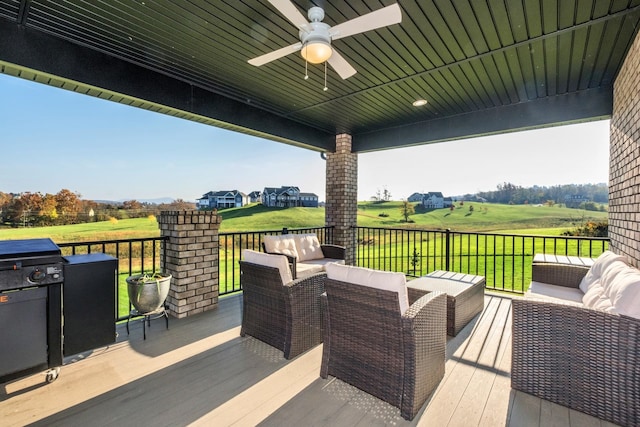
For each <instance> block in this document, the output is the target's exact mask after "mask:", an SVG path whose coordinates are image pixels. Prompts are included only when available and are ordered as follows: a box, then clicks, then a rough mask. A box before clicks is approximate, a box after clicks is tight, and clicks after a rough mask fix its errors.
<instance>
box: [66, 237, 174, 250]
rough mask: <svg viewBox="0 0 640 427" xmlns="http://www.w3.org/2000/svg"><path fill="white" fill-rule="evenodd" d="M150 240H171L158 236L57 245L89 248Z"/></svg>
mask: <svg viewBox="0 0 640 427" xmlns="http://www.w3.org/2000/svg"><path fill="white" fill-rule="evenodd" d="M150 240H152V241H153V240H159V241H162V240H169V237H168V236H158V237H137V238H134V239H115V240H94V241H87V242H66V243H56V244H57V245H58V246H59V247H61V248H70V247H72V246H88V245H108V244H114V243H135V242H148V241H150Z"/></svg>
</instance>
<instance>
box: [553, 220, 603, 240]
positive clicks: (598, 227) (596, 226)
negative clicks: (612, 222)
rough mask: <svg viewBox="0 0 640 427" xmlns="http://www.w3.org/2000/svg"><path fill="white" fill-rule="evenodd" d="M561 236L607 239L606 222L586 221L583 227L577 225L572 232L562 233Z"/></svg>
mask: <svg viewBox="0 0 640 427" xmlns="http://www.w3.org/2000/svg"><path fill="white" fill-rule="evenodd" d="M562 235H563V236H583V237H607V236H608V235H609V223H608V221H600V222H594V221H587V222H586V223H584V224H583V225H578V226H577V227H576V228H575V229H573V230H568V231H565V232H563V233H562Z"/></svg>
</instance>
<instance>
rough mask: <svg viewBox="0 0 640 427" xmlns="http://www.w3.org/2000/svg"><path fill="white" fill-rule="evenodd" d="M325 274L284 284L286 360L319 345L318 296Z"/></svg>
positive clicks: (320, 293)
mask: <svg viewBox="0 0 640 427" xmlns="http://www.w3.org/2000/svg"><path fill="white" fill-rule="evenodd" d="M326 278H327V275H326V274H325V273H317V274H312V275H310V276H306V277H304V278H302V279H296V280H294V281H292V282H290V283H287V284H286V285H284V288H285V298H286V299H287V303H286V304H285V311H286V328H287V333H286V334H285V346H284V347H285V350H284V357H285V359H291V358H293V357H296V356H297V355H299V354H301V353H304V352H305V351H307V350H309V349H310V348H312V347H315V346H316V345H318V344H320V343H321V342H322V339H323V335H322V334H323V324H322V309H321V306H320V295H322V294H323V293H324V282H325V280H326Z"/></svg>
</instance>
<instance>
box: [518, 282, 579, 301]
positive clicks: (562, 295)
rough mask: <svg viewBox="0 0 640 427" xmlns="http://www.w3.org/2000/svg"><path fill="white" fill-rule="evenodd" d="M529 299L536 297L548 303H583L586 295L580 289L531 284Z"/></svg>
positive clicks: (528, 292) (528, 293)
mask: <svg viewBox="0 0 640 427" xmlns="http://www.w3.org/2000/svg"><path fill="white" fill-rule="evenodd" d="M525 296H527V297H534V298H539V299H543V300H548V301H573V302H579V303H582V297H583V296H584V293H583V292H582V291H581V290H580V289H578V288H567V287H565V286H556V285H550V284H548V283H542V282H531V285H530V286H529V290H528V291H527V293H526V294H525Z"/></svg>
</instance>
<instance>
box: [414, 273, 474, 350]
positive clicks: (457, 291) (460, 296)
mask: <svg viewBox="0 0 640 427" xmlns="http://www.w3.org/2000/svg"><path fill="white" fill-rule="evenodd" d="M485 283H486V280H485V278H484V276H474V275H472V274H463V273H454V272H451V271H443V270H436V271H433V272H431V273H429V274H427V275H426V276H423V277H420V278H418V279H415V280H410V281H408V282H407V291H408V294H409V303H410V304H412V303H413V302H414V301H416V300H417V299H418V298H420V297H421V296H423V295H424V294H426V293H429V292H433V291H440V292H445V293H446V294H447V335H449V336H452V337H455V336H456V335H458V333H459V332H460V330H461V329H462V328H464V327H465V325H466V324H467V323H469V322H470V321H471V319H473V318H474V317H475V316H476V315H477V314H478V313H480V312H481V311H482V310H483V308H484V286H485Z"/></svg>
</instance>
